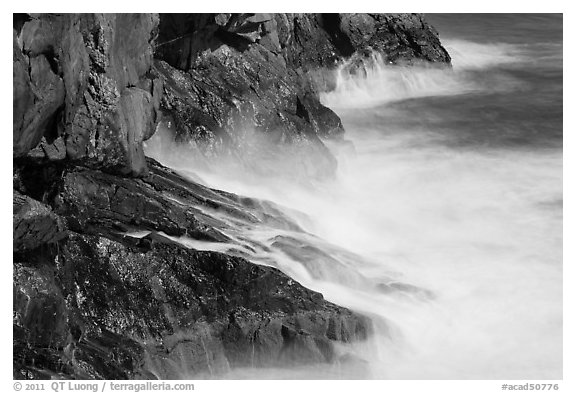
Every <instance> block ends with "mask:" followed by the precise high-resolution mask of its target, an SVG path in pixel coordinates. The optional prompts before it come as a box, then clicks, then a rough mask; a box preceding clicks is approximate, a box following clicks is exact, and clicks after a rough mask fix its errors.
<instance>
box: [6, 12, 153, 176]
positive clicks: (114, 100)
mask: <svg viewBox="0 0 576 393" xmlns="http://www.w3.org/2000/svg"><path fill="white" fill-rule="evenodd" d="M14 25H15V29H14V87H13V90H14V94H13V96H14V157H21V156H24V155H26V154H27V153H28V151H30V150H31V149H33V148H35V147H37V145H38V144H39V143H40V142H41V141H42V145H41V146H39V151H37V152H36V154H37V155H40V156H42V155H44V156H45V157H46V158H47V159H58V158H60V159H62V158H66V159H68V160H71V161H80V162H82V165H93V166H96V167H98V168H101V169H104V170H107V171H111V172H115V173H120V174H131V175H136V176H138V175H142V174H145V173H146V161H145V158H144V151H143V150H142V142H143V141H144V140H146V139H148V138H149V137H150V136H152V134H153V132H154V130H155V127H156V121H157V111H158V109H159V102H160V101H159V100H160V96H159V94H160V89H161V86H159V83H160V82H159V81H158V80H155V79H153V78H151V77H150V71H151V68H152V61H153V46H152V41H153V39H154V33H155V32H156V30H157V25H158V16H157V15H153V14H102V15H96V14H85V15H84V14H82V15H77V14H58V15H54V14H42V15H34V16H27V15H18V14H15V16H14ZM16 27H18V29H16ZM51 145H57V146H60V147H63V149H59V150H61V151H65V154H60V155H51V154H50V153H49V152H46V150H48V151H50V149H51V147H50V146H51ZM52 150H53V148H52Z"/></svg>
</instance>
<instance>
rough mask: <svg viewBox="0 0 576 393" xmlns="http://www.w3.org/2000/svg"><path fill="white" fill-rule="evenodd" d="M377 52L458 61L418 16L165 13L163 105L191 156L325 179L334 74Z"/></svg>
mask: <svg viewBox="0 0 576 393" xmlns="http://www.w3.org/2000/svg"><path fill="white" fill-rule="evenodd" d="M371 51H378V52H382V53H383V54H384V56H385V58H386V60H387V61H390V62H412V61H436V62H443V63H449V61H450V57H449V56H448V54H447V52H446V51H445V50H444V48H442V46H441V45H440V42H439V40H438V37H437V33H436V32H435V31H434V30H433V29H431V28H430V26H428V25H427V24H426V23H425V22H424V20H423V19H422V16H421V15H417V14H201V15H199V14H194V15H190V14H161V15H160V33H159V39H158V46H157V51H156V56H157V57H158V58H160V59H162V60H164V61H165V62H157V63H156V71H157V72H158V73H159V75H160V76H161V77H162V78H163V80H164V81H165V84H164V87H165V94H164V98H163V101H162V109H163V112H164V115H165V118H166V119H167V122H168V123H170V124H172V125H173V126H172V127H173V129H174V130H175V138H176V140H177V141H179V142H185V143H188V144H189V145H190V146H191V154H201V155H203V156H204V157H208V158H211V157H218V158H221V157H233V159H235V160H237V161H239V163H240V164H242V165H244V166H245V167H247V168H250V170H254V169H256V170H259V169H261V168H262V169H265V170H270V168H273V167H274V163H269V162H268V161H267V160H266V158H265V157H266V156H273V157H281V159H276V161H277V162H279V161H290V165H289V168H291V170H292V172H298V171H302V172H304V173H305V174H307V175H312V176H317V177H319V176H325V175H327V174H330V173H332V172H333V171H334V169H335V167H336V165H335V160H334V158H333V157H332V155H331V153H330V152H329V151H328V150H327V149H325V148H324V146H323V144H322V142H321V141H320V139H319V137H320V138H327V137H337V138H340V137H341V136H342V133H343V132H344V129H343V127H342V124H341V122H340V119H339V118H338V116H336V115H335V114H334V112H332V111H331V110H330V109H328V108H326V107H325V106H323V105H322V104H321V103H320V101H319V94H318V93H319V91H320V90H329V89H331V88H333V87H334V81H335V80H334V74H333V73H329V72H326V70H327V69H328V70H329V69H333V68H334V67H335V66H336V65H337V64H338V62H339V61H340V60H342V59H344V58H347V57H351V56H352V55H356V56H358V57H359V58H362V57H363V56H365V55H366V54H368V53H371ZM174 68H176V69H174ZM252 130H253V131H254V133H252V132H251V131H252ZM254 139H255V140H256V141H254ZM254 146H256V148H255V147H254ZM292 146H295V147H296V148H295V149H292V148H291V147H292ZM282 150H290V154H289V155H282V152H281V151H282ZM295 150H298V151H299V152H300V154H298V155H297V156H296V157H297V158H296V159H290V157H291V156H293V152H294V151H295ZM304 151H306V153H303V152H304ZM284 169H285V168H279V170H278V171H276V172H282V170H284ZM288 172H290V171H288ZM272 173H274V174H277V173H275V172H272Z"/></svg>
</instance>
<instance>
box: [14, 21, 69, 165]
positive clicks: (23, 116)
mask: <svg viewBox="0 0 576 393" xmlns="http://www.w3.org/2000/svg"><path fill="white" fill-rule="evenodd" d="M13 64H14V66H13V68H14V84H13V110H14V133H13V135H14V141H13V143H14V144H13V154H14V156H15V157H18V156H22V155H24V154H26V153H27V152H28V151H29V150H30V149H32V148H33V147H35V146H36V145H37V144H38V143H39V142H40V139H41V138H42V136H43V135H44V134H45V133H49V132H50V131H51V127H52V126H53V124H54V122H55V121H56V116H57V112H58V110H59V109H60V107H61V106H62V104H63V103H64V95H65V92H64V83H63V82H62V79H61V78H60V77H59V76H58V75H56V74H54V72H53V71H52V68H51V65H50V63H49V62H48V59H47V58H46V57H45V56H44V55H43V54H39V55H38V56H35V57H31V58H28V57H27V56H24V55H23V54H22V52H21V51H20V48H19V46H18V43H17V42H16V33H15V32H14V62H13Z"/></svg>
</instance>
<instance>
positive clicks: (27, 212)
mask: <svg viewBox="0 0 576 393" xmlns="http://www.w3.org/2000/svg"><path fill="white" fill-rule="evenodd" d="M12 209H13V216H12V226H13V247H14V252H17V251H23V250H30V249H34V248H37V247H39V246H41V245H43V244H46V243H54V242H57V241H58V240H60V239H62V238H63V237H65V236H66V225H65V223H64V221H63V220H62V219H61V218H60V217H59V216H58V215H56V214H54V212H53V211H52V209H51V208H50V207H48V206H46V205H44V204H43V203H40V202H38V201H36V200H34V199H32V198H30V197H27V196H25V195H22V194H20V193H19V192H18V191H16V190H14V191H13V198H12Z"/></svg>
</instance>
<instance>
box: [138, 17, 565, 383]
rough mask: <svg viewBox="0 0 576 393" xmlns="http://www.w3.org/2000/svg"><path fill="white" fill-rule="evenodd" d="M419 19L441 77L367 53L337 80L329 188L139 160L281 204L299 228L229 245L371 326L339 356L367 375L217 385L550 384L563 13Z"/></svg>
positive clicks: (558, 296) (315, 374)
mask: <svg viewBox="0 0 576 393" xmlns="http://www.w3.org/2000/svg"><path fill="white" fill-rule="evenodd" d="M428 19H429V21H430V22H431V23H432V24H433V25H434V26H435V27H436V28H437V29H438V30H439V32H440V36H441V39H442V41H443V42H444V43H445V46H446V47H447V49H448V51H449V52H450V54H451V55H452V57H453V68H452V69H440V68H436V67H423V66H422V67H412V68H405V67H404V68H403V67H392V66H387V65H384V64H383V62H382V61H381V59H379V57H378V56H377V55H374V57H373V62H372V66H371V67H369V68H367V69H366V73H365V74H366V75H365V76H363V77H361V76H358V74H356V75H355V76H351V75H349V74H348V73H347V72H346V67H345V66H344V67H342V70H341V72H340V73H339V75H338V85H337V88H336V90H335V91H333V92H331V93H328V94H325V95H323V96H322V100H323V102H324V103H325V104H326V105H328V106H330V107H332V108H333V109H334V110H335V111H336V112H337V113H338V115H339V116H340V117H341V118H342V120H343V123H344V126H345V128H346V130H347V133H346V138H347V139H348V140H350V141H352V142H353V145H354V148H351V147H350V145H344V146H343V145H342V144H340V143H331V142H327V143H328V144H329V147H330V148H331V150H332V151H333V153H334V154H335V155H336V156H337V158H338V162H339V169H338V173H337V177H336V179H333V180H327V181H324V182H308V183H306V185H305V186H304V185H302V183H295V182H288V181H286V180H283V179H282V178H258V177H254V176H253V175H252V174H246V173H243V172H242V171H241V170H239V171H233V170H230V168H229V167H227V168H226V170H219V168H218V167H217V166H213V167H211V168H203V169H199V170H198V169H197V168H191V167H190V166H189V165H187V164H186V162H184V161H178V162H177V161H174V160H173V161H170V157H168V156H167V155H166V154H165V153H166V152H161V151H154V150H153V149H149V150H148V154H151V155H153V156H155V157H156V158H159V159H160V160H161V161H164V162H166V163H167V164H169V165H171V166H173V167H176V168H177V169H180V170H181V171H182V172H183V173H187V171H190V170H192V171H194V172H195V173H196V174H197V175H199V176H200V177H201V178H202V179H203V180H204V181H205V182H206V183H207V184H209V185H210V186H212V187H215V188H220V189H224V190H226V191H231V192H235V193H238V194H242V195H248V196H253V197H257V198H260V199H265V200H270V201H273V202H274V203H276V204H278V205H279V206H282V208H281V209H282V210H283V211H284V214H286V216H287V217H289V218H290V219H291V220H293V221H294V222H295V223H297V225H298V227H299V228H301V229H302V231H300V230H294V229H290V228H282V229H280V228H278V227H274V226H273V225H272V226H270V225H264V224H263V225H260V226H254V225H252V226H246V225H240V226H238V225H237V223H235V221H234V220H232V219H229V220H228V221H229V223H230V226H231V228H234V229H230V230H229V233H228V234H229V235H230V236H231V237H232V238H235V239H237V240H239V241H246V240H249V241H250V242H251V244H260V245H262V246H264V247H255V248H254V249H253V250H252V251H248V252H246V251H243V254H242V255H244V256H246V257H247V258H248V259H250V260H251V261H253V262H255V263H264V264H270V265H274V266H277V267H279V268H280V269H282V270H283V271H285V272H286V273H288V274H289V275H291V276H292V277H294V278H295V279H296V280H298V281H299V282H301V283H302V284H303V285H305V286H307V287H310V288H312V289H315V290H318V291H320V292H322V293H323V294H324V295H325V297H326V298H327V299H328V300H330V301H333V302H334V303H337V304H340V305H343V306H346V307H349V308H351V309H353V310H356V311H358V312H360V313H364V314H366V315H369V316H371V317H372V318H373V320H374V323H375V335H374V337H372V339H371V340H370V342H368V343H360V344H358V345H356V346H352V347H350V346H348V347H343V348H342V351H343V352H351V353H353V354H355V355H356V356H359V357H361V358H363V359H364V360H365V361H366V365H365V367H362V371H359V369H358V368H357V367H353V366H350V367H349V368H347V366H346V365H344V366H343V365H341V364H338V365H337V366H325V367H316V368H314V367H307V368H304V369H301V368H298V369H284V370H282V369H280V370H278V369H274V370H253V369H239V370H234V371H233V372H232V373H231V374H230V375H228V376H227V377H230V378H267V377H274V378H355V377H357V378H392V379H403V378H407V379H547V378H548V379H560V378H562V205H563V199H562V198H563V197H562V132H563V131H562V17H561V16H560V17H559V16H557V15H487V16H486V15H430V16H428ZM172 149H174V147H172ZM173 153H174V151H173V150H172V152H171V153H170V154H172V155H173ZM221 218H222V219H223V220H226V217H221ZM181 241H183V242H184V243H185V244H187V245H188V246H190V247H200V248H202V247H204V248H207V249H211V247H218V250H220V251H226V250H228V252H231V253H235V252H237V250H238V247H237V246H232V245H231V246H230V247H229V248H228V249H227V248H226V246H224V247H223V246H222V245H217V246H216V245H210V244H198V243H190V240H186V239H181ZM235 250H236V251H235Z"/></svg>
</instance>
